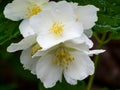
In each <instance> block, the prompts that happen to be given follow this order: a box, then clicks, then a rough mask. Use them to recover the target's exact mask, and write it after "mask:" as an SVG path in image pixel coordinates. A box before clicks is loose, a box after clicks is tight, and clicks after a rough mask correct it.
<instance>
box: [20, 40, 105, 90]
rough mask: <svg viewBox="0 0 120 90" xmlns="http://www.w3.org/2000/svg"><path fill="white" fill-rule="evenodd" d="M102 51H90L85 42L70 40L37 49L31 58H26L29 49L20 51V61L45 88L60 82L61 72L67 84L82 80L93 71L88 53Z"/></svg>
mask: <svg viewBox="0 0 120 90" xmlns="http://www.w3.org/2000/svg"><path fill="white" fill-rule="evenodd" d="M102 52H104V50H95V52H94V51H92V50H91V51H90V50H89V48H88V46H87V45H86V44H84V43H83V44H75V43H73V41H71V40H70V41H67V42H65V43H61V44H59V45H57V46H54V47H52V48H50V49H48V50H45V51H39V52H37V54H36V55H35V56H34V57H33V58H32V59H31V57H29V58H28V56H30V49H26V50H24V51H23V52H22V55H21V62H22V63H23V65H24V67H25V65H27V68H28V69H29V70H31V72H32V73H33V72H34V74H36V75H37V77H38V78H39V79H40V80H41V81H42V82H43V84H44V86H45V87H46V88H50V87H53V86H54V85H55V84H56V82H57V81H60V82H61V81H62V74H63V75H64V77H65V80H66V81H67V82H68V83H69V84H72V85H75V84H77V80H83V79H85V78H86V77H87V76H88V75H92V74H93V73H94V64H93V62H92V61H91V59H90V57H89V54H90V55H92V54H98V53H102ZM39 56H41V57H40V58H39ZM32 60H33V61H32ZM25 68H26V67H25Z"/></svg>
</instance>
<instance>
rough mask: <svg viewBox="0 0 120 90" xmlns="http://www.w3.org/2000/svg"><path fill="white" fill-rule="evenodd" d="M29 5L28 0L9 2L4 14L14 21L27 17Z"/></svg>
mask: <svg viewBox="0 0 120 90" xmlns="http://www.w3.org/2000/svg"><path fill="white" fill-rule="evenodd" d="M27 6H28V2H27V0H14V1H13V2H12V3H9V4H7V6H6V7H5V10H4V15H5V17H6V18H8V19H11V20H13V21H18V20H21V19H25V13H26V9H27Z"/></svg>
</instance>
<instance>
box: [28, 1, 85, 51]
mask: <svg viewBox="0 0 120 90" xmlns="http://www.w3.org/2000/svg"><path fill="white" fill-rule="evenodd" d="M75 18H76V16H75V14H74V11H73V8H72V6H71V5H70V4H68V3H66V2H60V3H59V2H58V3H57V4H54V8H52V10H46V11H42V12H41V13H40V14H37V15H35V16H33V17H31V19H30V25H31V27H32V28H33V30H34V31H35V33H37V42H38V44H39V45H40V46H41V47H42V49H44V50H45V49H48V48H50V47H52V46H54V45H57V44H59V43H61V42H64V41H66V40H70V39H74V38H76V37H80V36H81V34H82V33H83V27H82V25H81V24H80V23H79V22H76V20H75Z"/></svg>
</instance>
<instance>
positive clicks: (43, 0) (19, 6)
mask: <svg viewBox="0 0 120 90" xmlns="http://www.w3.org/2000/svg"><path fill="white" fill-rule="evenodd" d="M48 1H49V0H13V2H12V3H9V4H7V5H6V7H5V10H4V15H5V17H6V18H8V19H11V20H13V21H18V20H21V19H23V21H22V22H21V24H20V26H19V29H20V33H21V34H22V35H23V37H27V36H29V35H34V34H35V32H34V31H33V30H32V28H31V26H30V25H29V19H30V18H31V17H32V16H34V15H37V14H38V13H40V12H41V11H43V10H46V9H47V6H49V5H50V4H49V5H48Z"/></svg>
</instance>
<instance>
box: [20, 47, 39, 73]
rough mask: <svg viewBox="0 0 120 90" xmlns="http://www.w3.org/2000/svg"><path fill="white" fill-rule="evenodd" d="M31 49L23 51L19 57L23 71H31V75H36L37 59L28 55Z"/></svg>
mask: <svg viewBox="0 0 120 90" xmlns="http://www.w3.org/2000/svg"><path fill="white" fill-rule="evenodd" d="M30 52H31V48H28V49H26V50H23V51H22V53H21V56H20V61H21V63H22V64H23V67H24V68H25V69H29V70H31V73H33V74H36V64H37V61H38V60H39V58H32V57H31V55H30Z"/></svg>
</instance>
